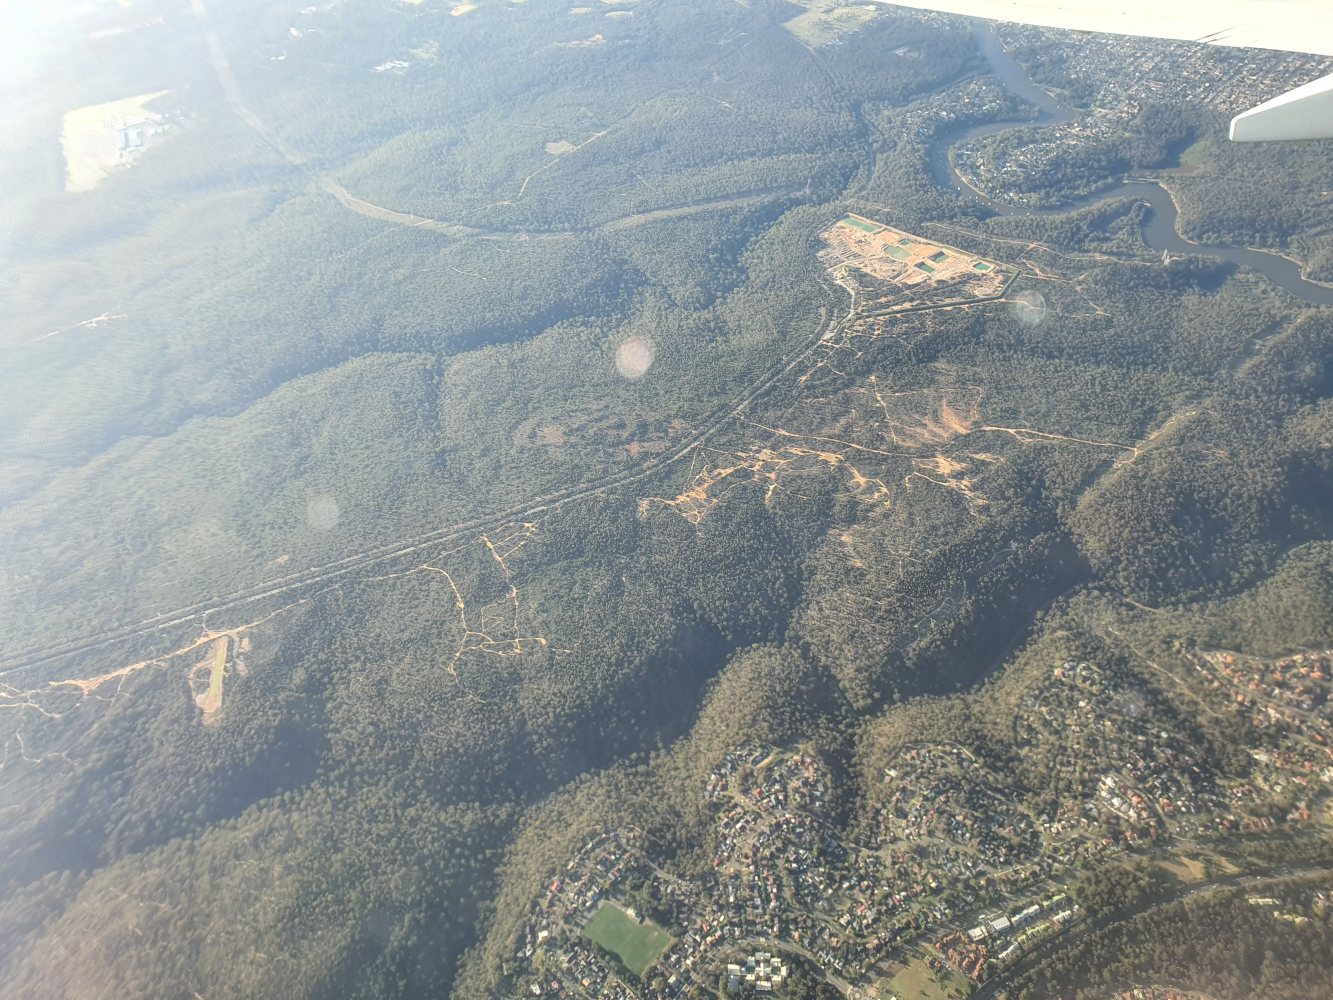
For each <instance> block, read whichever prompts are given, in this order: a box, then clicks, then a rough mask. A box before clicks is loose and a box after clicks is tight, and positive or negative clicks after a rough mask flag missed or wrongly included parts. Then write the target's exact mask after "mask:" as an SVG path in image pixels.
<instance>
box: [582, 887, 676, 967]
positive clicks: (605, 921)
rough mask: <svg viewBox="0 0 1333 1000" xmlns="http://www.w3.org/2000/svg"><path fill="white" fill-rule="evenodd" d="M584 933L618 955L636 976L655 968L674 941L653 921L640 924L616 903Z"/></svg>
mask: <svg viewBox="0 0 1333 1000" xmlns="http://www.w3.org/2000/svg"><path fill="white" fill-rule="evenodd" d="M583 934H584V936H585V937H588V938H591V939H592V940H593V941H595V942H597V943H598V944H600V945H601V946H602V947H603V948H605V949H606V950H607V951H610V952H614V953H615V954H616V955H618V956H619V957H620V960H621V961H622V962H624V963H625V968H627V969H629V970H630V972H632V973H634V974H635V975H636V976H642V975H643V974H644V973H645V972H647V971H648V970H649V969H651V968H652V967H653V963H655V962H656V961H657V960H658V959H659V958H661V957H662V953H663V952H664V951H666V950H667V949H668V948H670V947H671V944H672V940H673V939H672V937H671V935H670V934H668V933H667V932H666V931H664V930H662V928H660V927H658V926H657V925H656V924H655V923H653V922H652V921H651V920H645V921H644V922H643V923H639V922H638V921H636V920H635V919H634V918H633V917H631V916H630V915H629V914H627V913H626V912H625V911H624V910H622V909H621V908H620V907H618V906H615V905H614V904H612V903H603V904H602V908H601V909H600V910H598V911H597V912H596V913H595V914H594V915H593V918H592V919H591V920H589V921H588V922H587V923H586V924H585V925H584V926H583Z"/></svg>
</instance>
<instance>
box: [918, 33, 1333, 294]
mask: <svg viewBox="0 0 1333 1000" xmlns="http://www.w3.org/2000/svg"><path fill="white" fill-rule="evenodd" d="M973 32H974V34H975V35H976V38H977V43H978V45H979V46H980V48H981V52H982V55H984V56H985V57H986V61H987V63H988V64H989V65H990V68H991V71H992V72H993V73H994V74H995V76H996V78H997V79H998V80H999V81H1000V82H1001V83H1002V84H1004V86H1005V87H1006V88H1008V90H1009V91H1010V92H1011V93H1013V94H1015V95H1016V96H1017V97H1020V98H1022V99H1023V100H1024V101H1026V102H1027V103H1028V104H1031V105H1033V106H1034V107H1035V108H1037V110H1038V112H1039V113H1038V116H1037V119H1036V122H1035V124H1038V125H1059V124H1061V123H1063V122H1067V121H1070V120H1072V119H1073V117H1074V112H1073V110H1072V109H1070V108H1068V107H1066V106H1065V105H1063V104H1061V103H1060V102H1059V101H1057V100H1056V99H1055V98H1053V97H1052V96H1051V95H1050V94H1048V93H1046V92H1045V91H1044V90H1042V89H1041V88H1040V87H1038V86H1036V85H1035V84H1034V83H1033V82H1032V81H1031V80H1030V79H1029V78H1028V75H1027V73H1025V72H1024V71H1023V67H1022V66H1020V65H1019V64H1018V61H1017V60H1016V59H1014V57H1013V56H1011V55H1010V54H1009V53H1008V52H1007V51H1005V48H1004V46H1003V45H1001V44H1000V40H999V39H998V38H997V37H996V35H995V32H994V31H992V30H991V29H990V26H989V25H988V24H987V23H985V22H982V21H976V22H974V23H973ZM1020 124H1030V123H1029V122H1016V121H1003V122H987V123H986V124H983V125H973V126H970V127H964V128H958V129H951V130H948V131H946V132H943V133H941V134H940V135H939V136H938V137H937V138H936V140H935V144H934V145H933V147H932V148H931V153H930V170H931V175H932V176H933V178H934V180H935V182H936V183H937V184H939V185H940V186H941V187H945V188H951V189H953V190H955V191H957V192H959V193H960V194H963V195H965V196H966V197H969V198H971V199H973V200H974V201H978V202H980V203H981V204H983V205H985V206H986V208H987V209H988V210H989V211H990V212H991V213H993V214H995V215H1063V214H1064V213H1066V212H1070V211H1073V210H1075V209H1079V208H1085V207H1087V206H1089V205H1095V204H1097V203H1099V202H1103V201H1107V200H1109V199H1112V198H1134V199H1135V200H1137V201H1142V202H1146V203H1147V204H1148V207H1149V208H1150V209H1151V214H1150V215H1149V216H1148V219H1147V222H1146V223H1145V224H1144V227H1143V238H1144V240H1145V241H1146V242H1147V244H1148V245H1149V246H1150V247H1152V248H1153V249H1154V250H1164V251H1167V252H1169V253H1173V254H1202V255H1205V256H1208V257H1216V258H1220V259H1221V260H1224V261H1227V262H1228V263H1231V264H1236V265H1243V266H1245V267H1248V268H1252V269H1253V270H1255V271H1258V272H1260V273H1261V274H1263V275H1265V276H1266V277H1267V278H1269V280H1271V281H1272V282H1273V283H1274V284H1276V285H1278V286H1280V287H1281V288H1283V289H1285V290H1286V291H1288V292H1290V293H1291V294H1292V295H1294V296H1295V297H1296V298H1298V299H1301V300H1302V301H1305V302H1308V303H1310V304H1311V305H1319V306H1330V305H1333V285H1325V284H1321V283H1319V282H1317V281H1308V280H1306V279H1305V278H1303V277H1302V276H1301V267H1300V265H1299V264H1297V263H1296V262H1295V261H1293V260H1289V259H1288V258H1286V257H1283V256H1281V255H1280V254H1275V253H1267V252H1265V251H1262V250H1251V249H1249V248H1248V247H1237V246H1226V245H1220V246H1219V245H1212V244H1206V243H1193V242H1191V241H1190V240H1187V239H1185V238H1184V237H1183V236H1181V235H1180V232H1179V231H1178V230H1177V228H1176V216H1177V211H1176V205H1175V202H1174V201H1172V200H1171V195H1170V194H1169V193H1168V192H1167V190H1166V189H1165V188H1164V187H1162V185H1161V184H1159V183H1157V182H1156V181H1148V180H1132V181H1124V182H1122V183H1120V184H1117V185H1115V186H1114V187H1112V188H1109V189H1106V190H1103V191H1099V192H1097V193H1096V194H1094V195H1089V196H1088V197H1086V198H1080V199H1077V200H1075V201H1071V202H1067V203H1066V204H1064V205H1060V206H1058V207H1056V208H1025V207H1019V206H1014V205H1008V204H1006V203H1004V202H1001V201H996V200H995V199H993V198H988V197H985V196H984V195H982V194H981V193H980V192H978V191H977V190H976V189H975V188H973V187H971V186H970V185H968V184H967V183H966V182H965V181H964V180H963V179H962V177H960V176H959V174H958V171H957V170H955V169H954V166H953V163H952V161H951V160H950V158H949V151H950V149H952V148H953V147H954V146H956V145H958V144H959V143H963V142H967V141H970V140H972V139H979V138H981V137H983V136H987V135H994V134H995V133H996V132H1003V131H1004V130H1005V129H1009V128H1013V127H1014V126H1016V125H1020Z"/></svg>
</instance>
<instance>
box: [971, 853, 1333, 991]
mask: <svg viewBox="0 0 1333 1000" xmlns="http://www.w3.org/2000/svg"><path fill="white" fill-rule="evenodd" d="M1319 875H1323V876H1327V875H1328V869H1326V868H1322V867H1316V866H1313V865H1311V866H1308V867H1303V868H1292V867H1290V866H1287V865H1278V866H1275V867H1273V868H1267V869H1263V870H1260V871H1250V872H1238V873H1237V874H1235V875H1227V876H1223V877H1219V878H1214V879H1210V880H1209V881H1207V882H1199V883H1197V884H1195V885H1185V886H1181V887H1180V888H1179V889H1176V890H1175V891H1174V892H1169V893H1163V894H1161V895H1158V896H1154V897H1152V898H1151V899H1149V900H1147V901H1145V902H1144V903H1142V904H1140V905H1139V906H1136V907H1134V908H1133V909H1131V910H1126V911H1124V912H1122V913H1118V914H1116V915H1115V916H1114V917H1113V918H1111V919H1109V920H1105V921H1103V922H1102V923H1101V924H1100V925H1099V926H1096V927H1093V926H1091V925H1090V922H1089V921H1088V920H1087V918H1081V919H1079V920H1075V921H1073V922H1072V923H1070V924H1069V925H1068V926H1066V927H1065V929H1064V930H1063V931H1061V932H1060V933H1058V934H1056V935H1055V936H1053V937H1050V938H1047V939H1046V940H1045V941H1043V942H1041V943H1040V944H1039V945H1037V947H1035V948H1034V949H1032V951H1030V952H1028V953H1027V954H1026V955H1024V956H1023V957H1022V958H1021V959H1019V960H1018V962H1016V963H1015V964H1014V965H1012V966H1010V967H1009V968H1008V969H1006V970H1005V971H1004V972H1002V973H1000V974H999V975H997V976H994V977H992V978H991V979H988V980H986V981H985V982H984V983H981V984H980V985H979V986H978V987H977V989H976V990H974V991H973V992H972V994H971V996H970V997H969V1000H995V998H996V997H998V996H1000V995H1001V993H1002V992H1003V991H1004V990H1005V989H1006V988H1007V987H1008V986H1009V985H1010V984H1012V983H1013V981H1014V980H1015V979H1017V978H1018V977H1019V976H1021V975H1023V974H1024V973H1026V972H1029V971H1031V970H1032V969H1033V968H1035V967H1036V966H1037V965H1039V964H1040V963H1041V962H1043V961H1045V960H1046V959H1047V958H1049V957H1050V956H1051V955H1052V954H1054V953H1055V952H1056V951H1057V950H1059V949H1060V948H1063V947H1065V946H1066V944H1067V942H1068V941H1069V939H1070V937H1071V935H1073V934H1074V932H1076V931H1081V932H1085V933H1087V932H1091V931H1094V930H1104V929H1106V928H1108V927H1114V926H1116V925H1117V924H1123V923H1125V922H1127V921H1129V920H1133V919H1134V918H1135V917H1138V916H1140V915H1142V914H1144V913H1146V912H1148V911H1149V910H1152V909H1156V908H1157V907H1159V906H1167V905H1169V904H1171V903H1178V902H1180V901H1182V900H1185V899H1191V898H1193V897H1196V896H1201V895H1205V894H1207V893H1209V892H1212V891H1214V890H1216V889H1221V888H1227V887H1237V888H1244V889H1259V888H1262V887H1263V886H1265V885H1268V884H1271V883H1274V882H1283V881H1286V880H1288V879H1299V878H1309V877H1313V876H1319ZM1071 946H1072V945H1071Z"/></svg>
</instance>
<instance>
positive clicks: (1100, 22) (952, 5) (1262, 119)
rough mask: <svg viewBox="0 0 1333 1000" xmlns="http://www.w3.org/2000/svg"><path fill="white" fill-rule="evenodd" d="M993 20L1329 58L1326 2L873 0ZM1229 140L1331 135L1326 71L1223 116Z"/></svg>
mask: <svg viewBox="0 0 1333 1000" xmlns="http://www.w3.org/2000/svg"><path fill="white" fill-rule="evenodd" d="M880 2H883V3H891V4H894V5H895V6H899V7H915V8H917V9H918V10H937V11H942V12H944V13H947V14H961V15H964V16H966V17H984V18H988V19H990V20H993V21H1016V22H1018V23H1019V24H1036V25H1040V26H1042V27H1046V28H1072V29H1074V30H1077V31H1098V32H1105V33H1107V34H1112V35H1141V36H1146V37H1148V38H1174V39H1179V40H1181V41H1190V42H1204V43H1207V44H1209V45H1228V46H1234V47H1237V48H1258V49H1278V50H1280V51H1283V52H1308V53H1312V54H1314V55H1322V56H1333V2H1330V0H1110V2H1109V3H1107V2H1106V0H880ZM1231 138H1232V139H1233V140H1235V141H1236V142H1258V141H1263V140H1268V139H1329V138H1333V75H1330V76H1326V77H1323V78H1322V79H1319V80H1315V81H1313V82H1311V83H1307V84H1305V85H1304V86H1302V87H1297V88H1296V89H1295V90H1292V91H1289V92H1288V93H1285V94H1283V95H1282V96H1280V97H1275V98H1274V99H1273V100H1271V101H1267V102H1265V103H1263V104H1260V105H1259V106H1258V107H1255V108H1251V109H1250V110H1249V111H1246V112H1244V113H1243V114H1240V115H1237V116H1236V117H1235V118H1233V119H1232V120H1231Z"/></svg>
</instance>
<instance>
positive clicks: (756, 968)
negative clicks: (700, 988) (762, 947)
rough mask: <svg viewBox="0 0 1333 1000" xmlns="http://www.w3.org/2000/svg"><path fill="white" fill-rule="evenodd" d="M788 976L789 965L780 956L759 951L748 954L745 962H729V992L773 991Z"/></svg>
mask: <svg viewBox="0 0 1333 1000" xmlns="http://www.w3.org/2000/svg"><path fill="white" fill-rule="evenodd" d="M787 976H788V968H787V965H786V964H785V963H784V962H783V960H782V959H781V958H780V957H779V956H777V955H773V954H770V953H769V952H766V951H757V952H755V953H754V954H753V955H749V956H747V957H746V958H745V961H744V962H730V963H728V964H727V992H728V993H739V992H741V991H742V990H753V991H754V992H756V993H771V992H772V991H773V990H774V988H776V987H778V986H781V985H782V983H783V981H784V980H785V979H786V978H787Z"/></svg>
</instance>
